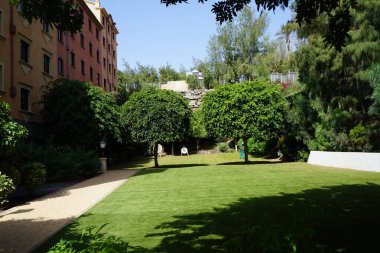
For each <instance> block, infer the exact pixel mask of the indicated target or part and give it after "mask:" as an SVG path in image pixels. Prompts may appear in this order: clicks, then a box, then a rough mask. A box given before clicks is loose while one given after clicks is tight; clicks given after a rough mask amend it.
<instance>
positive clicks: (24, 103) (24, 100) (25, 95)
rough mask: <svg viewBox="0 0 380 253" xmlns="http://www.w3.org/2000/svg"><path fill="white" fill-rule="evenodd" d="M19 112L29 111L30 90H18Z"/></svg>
mask: <svg viewBox="0 0 380 253" xmlns="http://www.w3.org/2000/svg"><path fill="white" fill-rule="evenodd" d="M20 99H21V101H20V102H21V110H23V111H30V90H29V89H26V88H23V87H21V89H20Z"/></svg>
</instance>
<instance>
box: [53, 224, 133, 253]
mask: <svg viewBox="0 0 380 253" xmlns="http://www.w3.org/2000/svg"><path fill="white" fill-rule="evenodd" d="M104 227H105V225H103V226H101V227H100V228H99V229H97V230H96V231H94V229H95V228H96V227H95V226H92V227H88V228H86V229H84V230H83V233H82V235H81V237H80V238H79V239H74V240H70V241H67V240H61V241H60V242H59V243H57V244H56V245H55V246H54V247H52V248H51V249H50V250H49V251H48V253H95V252H97V253H124V252H128V249H129V248H131V247H130V246H129V245H128V243H127V242H125V241H123V240H122V239H121V238H119V237H116V236H114V235H106V234H105V233H101V232H100V231H101V230H102V229H103V228H104Z"/></svg>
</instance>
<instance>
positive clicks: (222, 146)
mask: <svg viewBox="0 0 380 253" xmlns="http://www.w3.org/2000/svg"><path fill="white" fill-rule="evenodd" d="M217 149H218V151H219V152H222V153H227V152H232V149H230V147H229V146H228V145H227V143H225V142H220V143H218V145H217Z"/></svg>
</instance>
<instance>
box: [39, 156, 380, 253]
mask: <svg viewBox="0 0 380 253" xmlns="http://www.w3.org/2000/svg"><path fill="white" fill-rule="evenodd" d="M238 156H239V154H238V153H232V154H214V155H192V156H189V157H179V156H176V157H162V158H159V163H160V165H162V168H160V169H154V168H149V166H152V165H153V163H152V161H146V160H145V161H143V160H141V161H135V162H134V163H133V164H131V167H135V168H137V167H139V168H144V167H147V168H146V169H144V170H142V171H141V172H140V173H139V174H137V175H136V176H134V177H132V178H131V179H130V180H129V181H128V182H127V183H125V184H124V185H122V186H121V187H120V188H118V189H117V190H116V191H114V192H113V193H112V194H111V195H110V196H108V197H107V198H106V199H105V200H103V201H102V202H100V203H99V204H97V205H96V206H95V207H93V208H92V209H90V210H89V211H88V212H87V213H86V214H84V215H83V216H82V217H80V218H79V219H77V220H76V221H75V222H74V223H73V224H71V225H70V226H68V227H67V228H66V229H64V230H63V231H61V232H60V234H59V235H57V236H56V237H53V239H52V240H50V241H49V243H50V244H52V243H54V242H57V241H58V239H59V238H62V237H64V238H71V237H72V236H78V235H80V234H81V231H82V229H83V228H85V227H88V226H91V225H97V226H100V225H102V224H105V223H108V225H107V226H106V227H105V229H104V231H103V232H106V233H107V234H113V235H116V236H120V237H122V238H123V239H124V240H126V241H128V242H129V243H130V245H132V246H139V248H138V249H135V250H133V251H132V252H170V253H172V252H173V253H174V252H176V253H179V252H181V253H187V252H189V253H190V252H196V253H197V252H199V253H201V252H202V253H203V252H210V253H211V252H212V253H214V252H380V173H373V172H359V171H353V170H343V169H333V168H326V167H319V166H312V165H308V164H306V163H278V162H270V161H267V160H260V159H254V163H252V164H249V165H243V164H242V163H240V162H239V159H238ZM127 168H128V167H127ZM44 247H47V246H46V245H45V246H44ZM40 252H43V250H41V251H40Z"/></svg>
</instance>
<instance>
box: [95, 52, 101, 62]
mask: <svg viewBox="0 0 380 253" xmlns="http://www.w3.org/2000/svg"><path fill="white" fill-rule="evenodd" d="M96 61H97V62H98V63H100V53H99V50H96Z"/></svg>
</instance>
